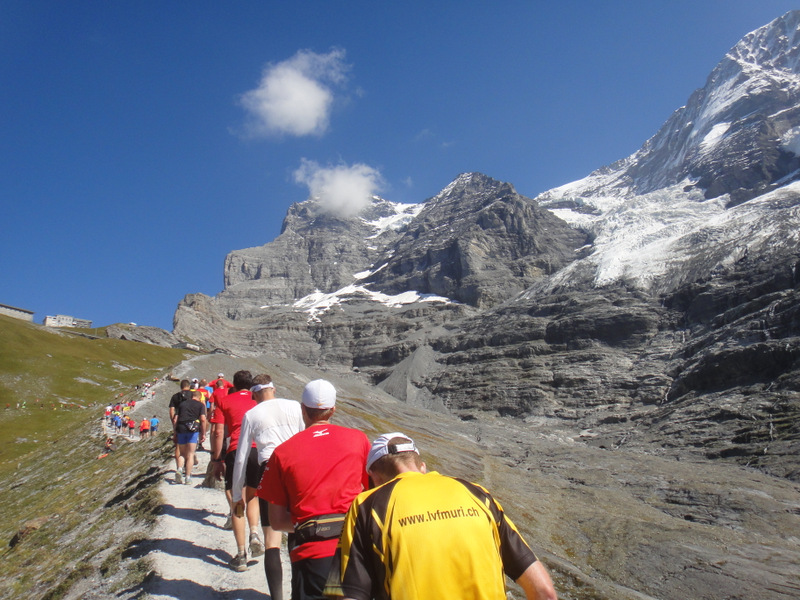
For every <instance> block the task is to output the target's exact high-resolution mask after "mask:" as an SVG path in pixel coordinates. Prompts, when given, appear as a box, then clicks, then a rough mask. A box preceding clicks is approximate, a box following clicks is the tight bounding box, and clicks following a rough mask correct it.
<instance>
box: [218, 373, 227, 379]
mask: <svg viewBox="0 0 800 600" xmlns="http://www.w3.org/2000/svg"><path fill="white" fill-rule="evenodd" d="M217 377H220V378H221V377H225V375H224V374H223V373H217Z"/></svg>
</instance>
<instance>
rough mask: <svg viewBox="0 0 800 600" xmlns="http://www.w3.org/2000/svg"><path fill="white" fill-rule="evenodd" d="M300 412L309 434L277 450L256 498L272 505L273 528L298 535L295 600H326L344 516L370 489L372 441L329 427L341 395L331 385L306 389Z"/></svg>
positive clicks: (292, 554) (292, 555) (294, 551)
mask: <svg viewBox="0 0 800 600" xmlns="http://www.w3.org/2000/svg"><path fill="white" fill-rule="evenodd" d="M301 410H302V414H303V422H304V423H305V425H306V428H305V429H304V430H303V431H301V432H300V433H298V434H296V435H294V436H292V437H291V438H289V439H288V440H287V441H285V442H283V443H282V444H281V445H280V446H278V447H277V448H275V450H274V451H273V453H272V456H271V457H270V459H269V461H268V462H267V468H266V469H265V471H264V477H263V479H262V480H261V485H260V486H259V488H258V492H257V493H258V495H259V497H261V498H263V499H264V500H266V501H267V502H269V522H270V525H271V526H272V528H273V529H276V530H279V531H294V533H295V546H294V548H292V549H291V551H290V553H289V557H290V559H291V561H292V600H317V599H320V600H321V599H322V598H324V596H323V595H322V591H323V588H324V587H325V581H326V579H327V577H328V571H329V570H330V567H331V564H332V562H333V556H334V554H335V552H336V545H337V542H338V539H339V532H340V531H341V525H342V522H343V520H344V514H345V513H346V512H347V509H348V508H349V507H350V503H351V502H352V501H353V499H354V498H355V497H356V496H357V495H358V494H359V493H361V492H362V491H363V490H364V489H366V488H367V486H368V485H369V479H368V477H367V472H366V469H365V466H366V462H367V454H368V453H369V440H368V439H367V436H366V435H364V433H363V432H361V431H359V430H357V429H349V428H347V427H342V426H340V425H332V424H331V423H330V419H331V417H332V416H333V414H334V412H335V411H336V389H335V388H334V387H333V384H331V383H330V382H329V381H325V380H324V379H317V380H314V381H311V382H310V383H308V384H307V385H306V387H305V389H304V390H303V399H302V406H301Z"/></svg>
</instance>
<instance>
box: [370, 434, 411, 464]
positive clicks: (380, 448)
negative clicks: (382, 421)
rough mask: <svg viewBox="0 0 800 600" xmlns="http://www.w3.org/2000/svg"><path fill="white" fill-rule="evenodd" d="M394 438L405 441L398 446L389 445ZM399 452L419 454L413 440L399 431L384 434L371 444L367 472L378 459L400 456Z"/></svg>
mask: <svg viewBox="0 0 800 600" xmlns="http://www.w3.org/2000/svg"><path fill="white" fill-rule="evenodd" d="M394 438H403V439H404V440H406V441H405V442H401V443H399V444H398V443H394V444H390V443H389V441H390V440H392V439H394ZM401 452H416V453H417V454H419V450H417V446H416V444H414V440H412V439H411V438H410V437H408V436H407V435H406V434H404V433H400V432H399V431H395V432H394V433H384V434H383V435H382V436H380V437H378V438H376V439H375V441H374V442H372V447H371V448H370V449H369V455H368V456H367V471H369V468H370V467H371V466H372V464H373V463H374V462H375V461H376V460H378V459H379V458H381V457H383V456H386V455H387V454H400V453H401Z"/></svg>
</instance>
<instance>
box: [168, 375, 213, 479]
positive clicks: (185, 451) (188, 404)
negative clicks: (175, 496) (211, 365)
mask: <svg viewBox="0 0 800 600" xmlns="http://www.w3.org/2000/svg"><path fill="white" fill-rule="evenodd" d="M204 439H206V403H205V402H204V401H203V397H202V394H201V393H200V392H199V391H198V390H195V391H194V392H192V399H191V400H185V401H183V402H181V403H180V404H179V405H178V409H177V412H176V416H175V443H176V444H177V445H178V449H179V451H180V461H179V462H178V471H177V472H176V474H175V483H180V482H181V467H182V466H183V468H185V469H186V472H185V474H184V477H183V482H184V483H186V484H187V485H190V484H191V483H192V469H194V465H195V464H196V463H197V460H196V459H195V456H194V455H195V451H196V450H197V444H198V442H202V441H203V440H204Z"/></svg>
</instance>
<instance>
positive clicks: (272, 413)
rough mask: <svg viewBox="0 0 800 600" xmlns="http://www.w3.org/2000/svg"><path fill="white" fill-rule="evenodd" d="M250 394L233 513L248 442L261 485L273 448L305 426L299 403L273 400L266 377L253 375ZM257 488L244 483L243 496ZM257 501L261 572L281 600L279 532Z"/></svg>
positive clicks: (241, 502)
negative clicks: (261, 532) (263, 548)
mask: <svg viewBox="0 0 800 600" xmlns="http://www.w3.org/2000/svg"><path fill="white" fill-rule="evenodd" d="M250 391H251V392H252V394H253V399H254V400H255V401H256V402H257V404H256V406H255V407H254V408H251V409H250V410H248V411H247V412H246V413H245V415H244V418H243V419H242V430H241V434H240V435H239V448H238V450H237V451H236V462H235V463H234V467H233V487H232V488H231V496H232V500H233V503H234V512H235V511H236V509H239V510H240V511H241V510H244V503H245V501H244V499H243V498H242V488H244V487H245V466H246V463H247V459H248V456H249V450H248V448H249V447H250V444H251V442H255V444H256V449H257V451H258V464H259V476H258V481H259V482H260V481H261V475H262V474H263V472H264V467H266V465H267V461H268V460H269V457H270V456H272V452H273V451H274V450H275V448H276V447H277V446H279V445H280V444H282V443H283V442H285V441H286V440H288V439H289V438H290V437H292V436H293V435H294V434H296V433H298V432H299V431H301V430H303V429H304V427H305V425H304V424H303V413H302V410H301V409H300V403H299V402H296V401H295V400H286V399H284V398H276V397H275V386H274V384H273V383H272V377H270V376H269V375H266V374H262V375H256V376H255V377H254V378H253V387H251V388H250ZM256 487H257V484H256V486H251V485H250V483H248V484H247V487H246V488H245V490H246V491H245V496H246V497H247V498H248V499H250V498H253V496H255V493H256ZM258 502H259V511H260V513H261V526H262V528H263V530H264V545H265V546H266V551H265V553H264V572H265V574H266V576H267V585H268V587H269V595H270V597H271V598H272V600H283V568H282V566H281V555H280V548H281V532H280V531H275V530H274V529H273V528H272V527H270V524H269V504H268V503H267V502H266V501H265V500H263V499H261V498H258ZM290 535H291V534H290ZM291 545H292V544H291V543H290V546H291Z"/></svg>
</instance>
